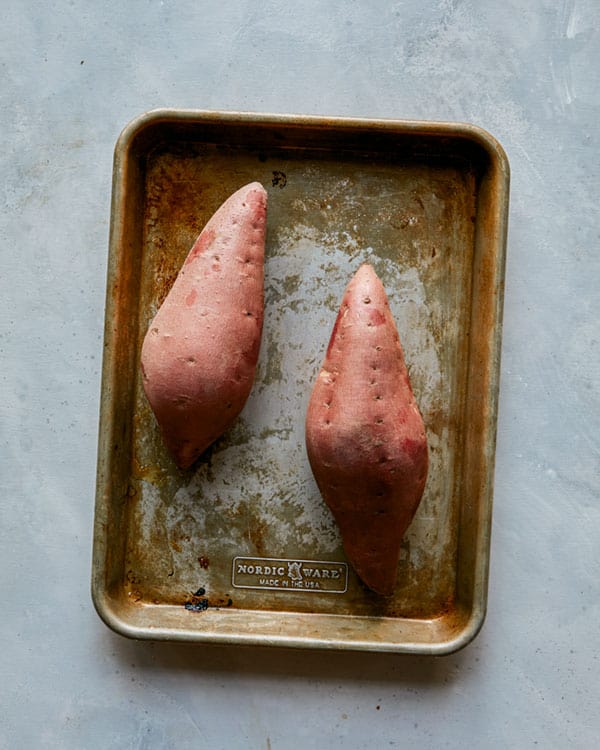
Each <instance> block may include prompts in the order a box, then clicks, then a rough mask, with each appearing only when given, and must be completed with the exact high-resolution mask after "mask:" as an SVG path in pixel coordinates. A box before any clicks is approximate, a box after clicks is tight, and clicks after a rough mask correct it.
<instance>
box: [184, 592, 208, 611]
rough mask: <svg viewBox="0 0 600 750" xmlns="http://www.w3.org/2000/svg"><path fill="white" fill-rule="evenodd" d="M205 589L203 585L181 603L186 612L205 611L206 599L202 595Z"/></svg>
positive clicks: (206, 607)
mask: <svg viewBox="0 0 600 750" xmlns="http://www.w3.org/2000/svg"><path fill="white" fill-rule="evenodd" d="M204 594H206V589H205V588H204V587H203V586H200V588H199V589H198V590H197V591H195V592H194V593H193V594H192V595H191V597H190V601H189V602H185V604H184V605H183V606H184V607H185V608H186V609H187V611H188V612H205V611H206V610H207V609H208V599H207V598H206V597H205V596H204Z"/></svg>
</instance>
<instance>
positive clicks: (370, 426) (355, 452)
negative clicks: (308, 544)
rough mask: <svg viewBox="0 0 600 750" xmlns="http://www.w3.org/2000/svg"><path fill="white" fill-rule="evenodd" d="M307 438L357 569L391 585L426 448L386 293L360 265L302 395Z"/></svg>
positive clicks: (421, 481)
mask: <svg viewBox="0 0 600 750" xmlns="http://www.w3.org/2000/svg"><path fill="white" fill-rule="evenodd" d="M306 447H307V453H308V458H309V461H310V465H311V468H312V470H313V473H314V476H315V479H316V481H317V485H318V487H319V490H320V492H321V495H322V496H323V499H324V500H325V502H326V503H327V505H328V506H329V508H330V510H331V511H332V513H333V516H334V518H335V520H336V522H337V524H338V527H339V529H340V532H341V536H342V542H343V545H344V549H345V551H346V554H347V556H348V559H349V560H350V562H351V564H352V566H353V567H354V569H355V571H356V573H357V574H358V576H359V577H360V578H361V579H362V581H363V582H364V583H365V584H366V585H367V586H368V587H369V588H370V589H372V590H373V591H375V592H377V593H379V594H382V595H389V594H391V593H392V592H393V590H394V586H395V582H396V576H397V568H398V559H399V554H400V544H401V541H402V537H403V536H404V533H405V532H406V530H407V528H408V526H409V524H410V522H411V521H412V519H413V516H414V514H415V512H416V510H417V507H418V505H419V502H420V500H421V496H422V494H423V490H424V487H425V481H426V477H427V466H428V454H427V440H426V437H425V428H424V425H423V420H422V417H421V414H420V412H419V409H418V407H417V404H416V401H415V398H414V395H413V392H412V388H411V385H410V382H409V378H408V372H407V370H406V365H405V363H404V354H403V351H402V347H401V345H400V339H399V336H398V333H397V330H396V326H395V323H394V319H393V317H392V314H391V312H390V309H389V304H388V300H387V296H386V293H385V290H384V288H383V284H382V283H381V281H380V280H379V278H378V276H377V274H376V273H375V271H374V270H373V268H372V267H371V266H370V265H368V264H365V265H363V266H361V267H360V269H359V270H358V271H357V273H356V274H355V276H354V277H353V279H352V280H351V281H350V283H349V285H348V287H347V289H346V291H345V293H344V297H343V300H342V304H341V307H340V311H339V313H338V316H337V320H336V322H335V326H334V329H333V332H332V334H331V340H330V342H329V347H328V349H327V354H326V356H325V360H324V362H323V366H322V369H321V371H320V373H319V375H318V377H317V381H316V383H315V385H314V388H313V391H312V394H311V397H310V402H309V406H308V411H307V415H306Z"/></svg>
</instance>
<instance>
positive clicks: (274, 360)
mask: <svg viewBox="0 0 600 750" xmlns="http://www.w3.org/2000/svg"><path fill="white" fill-rule="evenodd" d="M253 180H258V181H260V182H262V183H263V185H265V187H266V188H267V189H268V192H269V209H268V238H267V260H266V269H265V294H266V312H265V324H264V331H263V341H262V348H261V352H260V358H259V366H258V371H257V377H256V382H255V386H254V389H253V391H252V394H251V397H250V399H249V401H248V402H247V404H246V407H245V409H244V411H243V412H242V414H241V416H240V418H239V419H238V421H237V423H236V424H235V426H234V427H233V428H232V429H230V430H229V432H228V433H227V434H226V435H224V436H223V437H222V438H221V439H220V440H219V441H218V442H217V443H215V444H214V445H213V446H212V448H211V449H209V451H208V452H207V453H206V454H205V455H204V456H203V457H202V458H201V459H200V461H199V462H198V463H197V464H196V465H195V466H194V467H193V468H192V469H191V470H189V471H180V470H178V469H177V468H176V467H175V465H174V464H173V462H172V460H171V459H170V457H169V455H168V454H167V453H166V451H165V449H164V447H163V445H162V442H161V440H160V437H159V433H158V429H157V426H156V423H155V420H154V417H153V414H152V412H151V411H150V409H149V406H148V404H147V402H146V400H145V398H144V395H143V391H142V388H141V381H140V370H139V352H140V347H141V342H142V339H143V336H144V334H145V331H146V329H147V326H148V323H149V321H150V320H151V318H152V316H153V314H154V313H155V311H156V309H157V308H158V306H159V305H160V303H161V301H162V300H163V299H164V296H165V294H166V292H167V290H168V289H169V288H170V285H171V283H172V282H173V280H174V278H175V276H176V274H177V271H178V269H179V267H180V265H181V264H182V262H183V260H184V258H185V256H186V254H187V252H188V250H189V248H190V247H191V245H192V243H193V241H194V239H195V237H196V235H197V234H198V233H199V231H200V230H201V229H202V227H203V225H204V224H205V222H206V221H207V220H208V218H209V217H210V216H211V214H212V213H213V212H214V211H215V210H216V208H217V207H218V206H219V205H220V204H221V203H222V201H223V200H225V198H226V197H227V196H228V195H230V194H231V193H232V192H234V191H235V190H236V189H237V188H238V187H240V186H242V185H243V184H245V183H248V182H251V181H253ZM508 185H509V168H508V162H507V159H506V156H505V154H504V152H503V151H502V148H501V147H500V146H499V144H498V143H497V142H496V141H495V140H494V138H492V137H491V136H490V135H489V134H487V133H486V132H484V131H483V130H481V129H479V128H477V127H474V126H472V125H463V124H453V123H429V122H412V121H411V122H408V121H391V120H365V119H340V118H336V119H330V118H327V119H326V118H320V117H304V116H275V115H255V114H242V113H220V112H204V111H200V112H198V111H168V110H166V111H154V112H150V113H148V114H145V115H143V116H141V117H139V118H138V119H136V120H134V121H133V122H132V123H131V124H129V125H128V126H127V127H126V128H125V130H124V131H123V133H122V134H121V136H120V138H119V140H118V143H117V146H116V151H115V163H114V184H113V201H112V223H111V235H110V255H109V268H108V294H107V302H106V328H105V349H104V351H105V356H104V365H103V376H102V404H101V416H100V433H99V459H98V477H97V497H96V516H95V535H94V555H93V580H92V591H93V600H94V603H95V606H96V608H97V610H98V612H99V614H100V616H101V617H102V619H103V620H104V621H105V622H106V623H107V625H109V626H110V627H111V628H113V629H114V630H115V631H117V632H119V633H122V634H123V635H126V636H130V637H134V638H151V639H165V640H166V639H172V640H180V641H196V642H214V643H222V644H223V643H225V644H260V645H281V646H292V647H304V648H327V649H348V650H352V649H354V650H372V651H388V652H411V653H429V654H443V653H449V652H452V651H455V650H456V649H458V648H460V647H462V646H464V645H465V644H467V643H468V642H469V641H470V640H471V639H472V638H473V637H474V636H475V635H476V634H477V632H478V630H479V628H480V626H481V624H482V622H483V618H484V615H485V608H486V596H487V578H488V560H489V546H490V545H489V543H490V526H491V510H492V483H493V464H494V451H495V430H496V416H497V394H498V377H499V355H500V336H501V311H502V297H503V275H504V258H505V243H506V228H507V210H508ZM364 261H369V262H371V263H372V264H373V265H374V267H375V269H376V270H377V272H378V274H379V275H380V277H381V279H382V280H383V282H384V284H385V287H386V289H387V292H388V295H389V299H390V305H391V307H392V311H393V313H394V316H395V319H396V322H397V326H398V329H399V332H400V336H401V339H402V341H403V345H404V349H405V354H406V359H407V363H408V366H409V370H410V375H411V380H412V383H413V387H414V390H415V394H416V396H417V399H418V401H419V404H420V407H421V410H422V412H423V417H424V420H425V423H426V428H427V434H428V442H429V450H430V471H429V478H428V483H427V487H426V491H425V495H424V498H423V501H422V503H421V505H420V508H419V510H418V513H417V515H416V517H415V519H414V521H413V523H412V525H411V527H410V529H409V531H408V532H407V535H406V537H405V540H404V543H403V548H402V555H401V559H400V564H399V571H398V583H397V586H396V591H395V593H394V595H393V596H392V597H389V598H382V597H379V596H377V595H376V594H374V593H372V592H370V591H368V590H366V589H365V588H364V586H363V585H362V584H361V583H360V581H359V580H358V579H357V577H356V575H355V574H354V572H353V570H352V568H351V567H350V566H349V565H348V564H347V561H346V559H345V556H344V553H343V549H342V546H341V543H340V538H339V534H338V531H337V528H336V526H335V524H334V522H333V520H332V517H331V515H330V513H329V511H328V509H327V508H326V507H325V505H324V503H323V502H322V500H321V497H320V495H319V493H318V490H317V487H316V484H315V482H314V479H313V477H312V474H311V472H310V468H309V465H308V460H307V457H306V452H305V448H304V431H303V428H304V416H305V411H306V406H307V402H308V398H309V394H310V390H311V387H312V383H313V381H314V378H315V376H316V373H317V371H318V369H319V366H320V363H321V361H322V358H323V354H324V351H325V348H326V346H327V342H328V338H329V335H330V331H331V328H332V325H333V322H334V320H335V317H336V314H337V309H338V305H339V302H340V299H341V296H342V292H343V290H344V288H345V286H346V284H347V282H348V281H349V279H350V277H351V276H352V274H353V273H354V272H355V271H356V269H357V268H358V267H359V265H360V264H361V263H362V262H364Z"/></svg>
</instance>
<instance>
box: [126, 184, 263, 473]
mask: <svg viewBox="0 0 600 750" xmlns="http://www.w3.org/2000/svg"><path fill="white" fill-rule="evenodd" d="M266 209H267V194H266V191H265V190H264V188H263V187H262V185H260V184H259V183H258V182H253V183H251V184H250V185H246V186H245V187H243V188H241V189H240V190H238V191H237V192H236V193H234V194H233V195H232V196H230V197H229V198H228V199H227V200H226V201H225V203H224V204H223V205H222V206H221V207H220V208H219V209H218V210H217V212H216V213H215V214H214V215H213V216H212V218H211V219H210V220H209V221H208V223H207V224H206V226H205V227H204V229H203V230H202V232H201V234H200V235H199V237H198V239H197V240H196V242H195V243H194V246H193V247H192V249H191V250H190V253H189V255H188V256H187V259H186V260H185V263H184V264H183V267H182V269H181V270H180V272H179V275H178V276H177V278H176V280H175V282H174V284H173V286H172V288H171V290H170V291H169V293H168V295H167V297H166V299H165V301H164V302H163V304H162V306H161V307H160V309H159V311H158V312H157V314H156V317H155V318H154V320H153V321H152V323H151V324H150V327H149V329H148V332H147V334H146V336H145V338H144V343H143V346H142V356H141V365H142V377H143V385H144V390H145V392H146V396H147V397H148V401H149V402H150V405H151V407H152V410H153V411H154V414H155V416H156V419H157V421H158V424H159V426H160V429H161V432H162V435H163V438H164V441H165V443H166V445H167V447H168V449H169V451H170V452H171V453H172V455H173V457H174V459H175V461H176V463H177V465H178V466H179V467H180V468H182V469H185V468H188V467H190V466H191V465H192V464H193V463H194V461H196V459H197V458H198V457H199V456H200V455H201V454H202V453H203V452H204V451H205V450H206V448H207V447H208V446H209V445H210V444H211V443H213V442H214V441H215V440H216V439H217V438H218V437H219V436H220V435H222V434H223V432H225V430H226V429H227V428H228V427H229V426H230V425H231V424H232V422H233V421H234V420H235V419H236V417H237V416H238V415H239V413H240V411H241V410H242V408H243V407H244V404H245V403H246V400H247V398H248V396H249V394H250V390H251V388H252V384H253V381H254V373H255V369H256V362H257V359H258V351H259V348H260V340H261V334H262V324H263V313H264V290H263V285H264V249H265V230H266Z"/></svg>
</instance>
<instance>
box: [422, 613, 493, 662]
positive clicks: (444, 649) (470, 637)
mask: <svg viewBox="0 0 600 750" xmlns="http://www.w3.org/2000/svg"><path fill="white" fill-rule="evenodd" d="M485 616H486V612H485V609H480V610H477V611H475V612H473V613H472V614H471V616H470V617H469V618H468V619H467V620H466V622H465V624H464V626H463V627H462V629H461V630H460V632H459V633H458V635H456V636H455V637H454V638H452V639H450V640H448V641H444V642H442V643H440V644H438V646H437V647H436V649H435V651H434V652H433V653H434V655H435V656H450V655H451V654H455V653H456V652H457V651H462V649H463V648H466V647H467V646H468V645H469V644H470V643H472V642H473V641H474V640H475V638H476V637H477V636H478V635H479V632H480V631H481V628H482V627H483V624H484V622H485Z"/></svg>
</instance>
